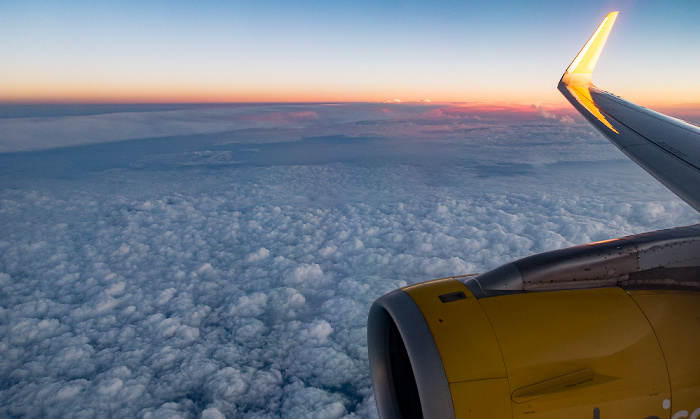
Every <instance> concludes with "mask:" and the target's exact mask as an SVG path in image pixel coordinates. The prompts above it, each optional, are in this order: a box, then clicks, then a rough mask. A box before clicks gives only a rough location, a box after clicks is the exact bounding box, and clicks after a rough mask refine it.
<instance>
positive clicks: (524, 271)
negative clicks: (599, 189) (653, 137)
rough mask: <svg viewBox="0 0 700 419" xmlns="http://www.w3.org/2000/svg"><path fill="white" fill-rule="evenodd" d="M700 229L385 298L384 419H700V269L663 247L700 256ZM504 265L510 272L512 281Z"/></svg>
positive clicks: (378, 381) (377, 325)
mask: <svg viewBox="0 0 700 419" xmlns="http://www.w3.org/2000/svg"><path fill="white" fill-rule="evenodd" d="M697 234H698V228H697V227H685V228H681V229H674V230H666V231H660V232H654V233H647V234H644V235H638V236H632V237H627V238H624V239H617V240H616V241H609V242H605V243H598V244H592V245H585V246H578V247H576V248H570V249H564V250H560V251H554V252H548V253H544V254H540V255H535V256H532V257H530V258H524V259H521V260H519V261H515V262H512V263H511V264H508V265H506V267H505V268H504V267H501V268H497V269H496V270H494V271H491V273H486V274H483V275H480V276H477V277H461V278H445V279H439V280H435V281H430V282H426V283H422V284H418V285H414V286H409V287H405V288H403V289H400V290H396V291H393V292H391V293H389V294H387V295H385V296H384V297H382V298H380V299H378V300H377V301H376V302H375V303H374V305H373V306H372V308H371V310H370V315H369V323H368V345H369V357H370V358H369V360H370V368H371V372H372V380H373V385H374V392H375V398H376V400H377V406H378V409H379V413H380V417H382V418H395V417H435V418H449V417H465V418H623V417H624V418H640V419H651V418H673V419H677V418H693V419H698V418H700V360H699V359H698V354H700V292H698V291H697V283H698V275H697V273H698V269H697V267H694V266H692V265H694V264H695V263H696V262H695V260H694V257H680V258H679V257H676V258H674V257H671V258H668V257H666V256H664V255H663V254H664V252H665V251H666V252H667V253H668V254H669V255H670V254H674V255H684V254H685V255H690V254H693V253H694V254H700V252H697V253H696V252H695V251H696V250H698V249H697V246H698V244H699V243H700V241H698V235H697ZM669 237H671V238H669ZM623 245H624V246H623ZM591 246H592V247H591ZM596 246H598V247H597V248H596ZM691 247H692V248H694V249H691ZM601 249H608V250H610V251H611V252H612V253H609V252H607V251H601ZM650 249H655V250H654V251H652V250H650ZM671 250H672V251H671ZM623 253H624V254H623ZM612 254H614V255H615V257H611V255H612ZM593 255H597V256H593ZM648 257H652V258H653V259H654V261H655V262H654V263H651V262H650V260H651V259H648ZM577 258H583V259H585V260H586V263H579V262H577ZM681 259H683V260H682V261H681ZM606 260H607V261H613V262H611V263H612V265H610V264H608V263H607V262H606ZM614 260H617V261H620V260H622V261H623V263H622V265H624V266H626V268H624V269H618V268H619V267H620V266H622V265H619V266H617V268H616V269H613V268H609V269H602V268H601V269H598V271H599V272H602V273H603V274H602V275H603V276H605V278H601V277H600V275H595V276H593V277H590V278H588V281H586V280H584V279H582V278H581V276H580V275H579V276H577V275H573V277H570V278H569V279H568V280H567V281H563V282H562V281H554V280H553V281H552V282H551V284H552V285H550V288H547V286H546V285H545V284H546V283H547V280H544V279H543V278H546V277H547V275H549V274H551V273H554V275H555V276H557V277H558V278H561V277H562V274H561V273H558V272H559V271H560V269H559V268H558V267H561V266H565V267H568V268H567V269H564V271H566V272H570V271H571V269H570V268H571V267H572V266H579V267H580V268H581V272H591V270H586V268H585V266H586V265H588V266H598V265H603V266H605V265H606V264H608V265H610V266H613V265H614V264H615V263H616V262H614ZM631 260H632V262H631ZM635 261H636V262H635ZM640 263H641V265H642V266H643V267H644V269H640ZM625 269H626V271H625ZM496 271H498V272H502V273H503V272H510V274H509V275H510V279H509V280H508V281H506V282H507V284H506V286H504V285H503V284H504V282H503V281H500V280H499V279H498V278H499V275H495V276H494V274H493V272H496ZM538 272H540V273H539V274H538ZM516 273H517V274H516ZM613 273H614V274H613ZM683 273H684V274H685V275H683ZM584 276H585V275H584ZM611 276H614V277H615V278H612V277H611ZM514 277H520V278H521V283H520V284H519V285H518V284H517V281H516V280H513V278H514ZM523 278H540V279H541V280H537V281H534V282H533V283H532V284H533V285H532V288H531V289H529V288H528V286H527V285H526V282H527V281H526V280H525V279H523ZM630 278H631V279H630ZM613 279H614V280H613ZM601 281H603V282H604V283H605V286H601ZM610 281H613V282H612V283H611V282H610ZM571 282H578V284H577V285H576V286H574V285H572V284H571ZM679 284H681V285H679ZM591 285H594V286H591ZM504 287H505V288H509V289H503V288H504ZM473 290H477V292H473ZM535 290H536V292H535ZM477 297H478V298H477Z"/></svg>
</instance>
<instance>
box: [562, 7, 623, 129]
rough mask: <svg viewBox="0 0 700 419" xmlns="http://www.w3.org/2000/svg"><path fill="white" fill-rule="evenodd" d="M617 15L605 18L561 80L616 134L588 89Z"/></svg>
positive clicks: (579, 100)
mask: <svg viewBox="0 0 700 419" xmlns="http://www.w3.org/2000/svg"><path fill="white" fill-rule="evenodd" d="M617 14H618V12H612V13H609V14H608V15H607V16H605V19H603V22H601V24H600V26H598V29H596V31H595V32H594V33H593V35H592V36H591V38H590V39H589V40H588V42H586V45H584V47H583V49H581V52H579V53H578V55H577V56H576V58H574V61H573V62H572V63H571V65H569V68H567V69H566V72H565V73H564V75H563V76H562V77H561V80H560V83H563V84H564V85H565V86H566V88H567V90H568V91H569V92H570V93H571V94H572V95H573V96H574V97H575V98H576V99H577V101H578V102H579V103H580V104H581V105H583V106H584V107H585V108H586V110H588V112H590V113H591V114H592V115H593V116H594V117H595V118H596V119H598V120H599V121H600V122H602V123H603V124H604V125H605V126H606V127H608V128H609V129H611V130H612V131H613V132H615V133H616V134H618V132H617V130H616V129H615V128H613V126H612V125H611V124H610V122H609V121H608V120H607V119H605V116H604V115H603V114H602V113H601V112H600V110H599V109H598V107H597V106H596V105H595V103H594V102H593V99H592V98H591V93H590V92H589V90H588V87H589V86H592V85H593V83H592V82H591V74H592V73H593V69H594V68H595V65H596V63H597V62H598V57H600V52H601V51H602V50H603V47H604V46H605V41H607V40H608V35H609V34H610V30H611V29H612V27H613V24H614V23H615V19H617Z"/></svg>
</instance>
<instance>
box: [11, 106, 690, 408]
mask: <svg viewBox="0 0 700 419" xmlns="http://www.w3.org/2000/svg"><path fill="white" fill-rule="evenodd" d="M528 109H529V111H527V112H525V111H524V109H522V108H517V109H513V108H508V107H502V108H495V107H493V106H490V107H486V108H482V107H479V106H472V107H465V106H455V105H450V104H447V105H437V104H414V105H406V104H394V103H388V104H385V103H348V104H277V105H240V104H239V105H219V106H210V105H197V106H194V105H183V106H173V105H167V106H166V105H128V106H117V105H100V106H85V105H82V106H58V105H54V106H50V107H15V109H14V111H13V112H14V113H13V117H6V118H0V417H47V418H51V417H57V418H58V417H104V416H111V417H143V418H177V417H179V418H200V417H201V418H206V419H220V418H225V417H228V418H231V417H236V418H263V417H265V418H267V417H284V418H318V419H333V418H349V419H358V418H376V417H377V411H376V408H375V402H374V397H373V395H372V387H371V380H370V372H369V364H368V360H367V343H366V322H367V313H368V311H369V308H370V305H371V304H372V302H373V301H375V300H376V299H377V298H379V297H380V296H382V295H383V294H385V293H387V292H390V291H392V290H394V289H396V288H399V287H403V286H406V285H409V284H415V283H418V282H422V281H425V280H430V279H434V278H439V277H445V276H449V275H460V274H468V273H479V272H484V271H486V270H488V269H492V268H495V267H497V266H498V265H500V264H503V263H506V262H508V261H510V260H513V259H517V258H520V257H524V256H528V255H530V254H532V253H537V252H542V251H546V250H552V249H556V248H562V247H566V246H572V245H577V244H582V243H588V242H591V241H598V240H605V239H610V238H614V237H620V236H624V235H629V234H635V233H641V232H645V231H650V230H654V229H661V228H670V227H675V226H680V225H686V224H691V223H697V222H700V216H698V213H697V212H696V211H694V210H693V209H692V208H691V207H689V206H688V205H687V204H685V203H683V202H682V201H680V200H679V199H678V198H677V197H675V196H674V195H673V194H672V193H670V192H669V191H668V190H666V189H665V188H664V187H663V186H661V185H660V184H659V183H658V182H657V181H656V180H654V179H653V178H652V177H651V176H649V175H648V174H646V173H645V172H644V171H643V170H642V169H640V168H639V167H637V166H636V165H635V164H634V163H632V162H631V161H630V160H628V159H627V158H626V157H625V156H624V155H622V153H621V152H620V151H619V150H617V149H616V148H615V147H614V146H613V145H611V144H610V143H609V142H608V141H607V140H605V139H604V138H603V137H602V136H601V135H600V134H598V133H597V131H595V129H594V128H593V127H591V126H590V125H589V124H588V123H586V122H585V121H583V120H582V118H575V117H573V116H572V115H570V114H568V113H559V112H558V111H552V110H547V109H546V108H544V107H539V108H532V107H529V108H528ZM6 112H9V111H6ZM22 112H24V114H22Z"/></svg>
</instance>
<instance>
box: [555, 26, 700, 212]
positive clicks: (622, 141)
mask: <svg viewBox="0 0 700 419" xmlns="http://www.w3.org/2000/svg"><path fill="white" fill-rule="evenodd" d="M616 18H617V12H613V13H610V14H609V15H608V16H606V18H605V19H604V20H603V22H602V23H601V24H600V26H599V27H598V29H597V30H596V31H595V33H593V35H592V36H591V38H590V39H589V40H588V42H587V43H586V45H585V46H584V47H583V49H582V50H581V52H579V54H578V55H577V56H576V58H575V59H574V61H573V62H572V63H571V65H570V66H569V68H567V70H566V72H565V73H564V75H563V76H562V78H561V80H560V81H559V86H558V88H559V91H561V93H562V94H563V95H564V96H565V97H566V98H567V99H568V100H569V102H571V104H572V105H573V106H574V107H575V108H576V109H577V110H578V111H579V112H580V113H581V115H583V116H584V117H585V118H586V119H587V120H588V121H589V122H590V123H591V124H592V125H593V126H594V127H596V128H597V129H598V131H600V132H601V133H602V134H603V135H604V136H605V137H607V138H608V139H609V140H610V141H611V142H612V143H613V144H615V145H616V146H617V147H618V148H619V149H620V150H621V151H622V152H623V153H625V154H626V155H627V156H628V157H629V158H631V159H632V160H633V161H634V162H636V163H637V164H638V165H639V166H641V167H642V168H643V169H644V170H646V171H647V172H649V173H650V174H651V175H652V176H654V177H655V178H656V179H658V180H659V181H660V182H661V183H663V184H664V185H665V186H666V187H667V188H669V189H670V190H671V191H672V192H673V193H675V194H676V195H678V196H679V197H680V198H681V199H682V200H684V201H685V202H687V203H688V204H689V205H690V206H692V207H693V208H695V210H697V211H700V127H698V126H696V125H693V124H690V123H687V122H685V121H681V120H680V119H676V118H672V117H669V116H667V115H663V114H660V113H658V112H654V111H652V110H650V109H647V108H644V107H642V106H639V105H636V104H634V103H631V102H628V101H626V100H624V99H622V98H620V97H618V96H615V95H614V94H612V93H609V92H606V91H604V90H601V89H599V88H598V87H596V86H595V85H594V84H593V82H592V81H591V74H592V72H593V69H594V67H595V65H596V62H597V61H598V57H599V56H600V52H601V51H602V49H603V46H604V45H605V41H606V40H607V38H608V34H609V33H610V29H612V25H613V23H614V22H615V19H616Z"/></svg>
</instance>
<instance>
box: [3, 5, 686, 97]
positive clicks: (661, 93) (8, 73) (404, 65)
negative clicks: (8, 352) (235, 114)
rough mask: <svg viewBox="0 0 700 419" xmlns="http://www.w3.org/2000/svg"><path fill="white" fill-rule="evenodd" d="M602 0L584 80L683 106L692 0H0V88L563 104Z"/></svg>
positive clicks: (79, 93)
mask: <svg viewBox="0 0 700 419" xmlns="http://www.w3.org/2000/svg"><path fill="white" fill-rule="evenodd" d="M612 9H619V10H620V11H621V18H620V19H619V21H618V24H617V28H616V32H615V33H614V34H613V35H612V37H611V40H610V42H609V46H608V49H607V50H606V52H605V54H604V56H603V58H602V59H601V62H600V64H599V66H598V69H597V70H596V71H597V74H596V80H597V84H598V85H599V86H601V87H603V88H605V89H609V90H611V91H614V92H616V93H618V92H619V94H620V95H623V96H626V97H628V98H629V99H630V100H633V101H638V102H641V103H643V104H645V105H649V106H653V105H661V106H671V107H676V106H679V105H683V106H686V107H690V108H694V107H698V102H700V100H699V99H698V98H700V84H698V83H693V81H692V80H689V79H688V78H687V75H688V74H693V73H694V71H695V69H696V68H698V67H699V66H700V58H698V56H697V54H688V51H692V50H694V48H695V46H696V45H697V43H698V41H699V40H700V29H698V26H697V25H696V19H695V18H696V17H697V15H698V12H700V6H698V5H697V4H695V3H689V2H682V1H678V2H671V3H664V4H663V5H660V4H655V3H653V2H650V1H641V2H634V3H631V2H629V1H627V0H616V1H613V2H612V3H611V2H593V3H587V4H586V5H582V4H561V5H554V6H553V5H551V4H550V3H549V2H534V3H528V4H527V5H525V4H520V3H509V2H505V1H502V2H489V3H483V4H482V3H480V2H476V3H474V4H471V5H468V6H467V5H464V4H461V3H460V2H454V1H440V2H437V3H431V4H430V5H426V4H422V3H419V2H409V3H406V4H404V3H401V4H398V3H397V4H385V5H379V4H375V3H372V2H363V1H361V2H353V4H348V5H342V6H339V5H331V4H327V5H318V4H315V3H312V2H304V1H302V2H298V3H294V4H291V3H290V4H279V3H277V2H269V1H264V2H257V3H256V4H255V5H252V4H251V5H246V4H235V3H234V4H219V3H215V2H203V3H198V4H197V6H194V5H186V4H181V3H175V4H171V3H156V4H150V5H142V4H141V3H138V2H126V3H123V4H120V6H110V5H104V4H100V5H91V6H90V7H86V6H85V5H84V4H82V3H81V2H76V1H69V2H65V3H62V4H61V6H60V7H59V6H58V5H56V4H53V3H50V2H43V1H37V2H3V3H2V4H0V13H1V15H2V16H3V25H1V26H0V41H1V42H0V54H1V56H2V57H3V66H2V69H0V102H4V103H17V102H30V103H32V102H49V103H53V102H58V103H63V102H68V103H73V102H87V103H91V102H93V103H94V102H99V103H176V102H177V103H183V102H207V103H211V102H277V103H281V102H378V101H387V100H393V99H395V98H397V99H400V100H401V101H402V102H418V101H424V100H431V101H433V102H442V103H444V102H502V103H506V102H508V103H534V102H546V103H552V104H557V105H562V106H564V104H565V102H564V100H563V98H561V97H560V95H559V94H558V92H557V91H556V89H555V84H556V81H557V80H558V78H559V77H560V76H561V73H562V72H563V69H564V68H565V66H566V64H567V63H569V62H571V60H572V58H573V57H572V55H574V53H575V51H576V48H578V47H580V45H581V42H582V41H581V40H582V39H585V37H586V36H588V34H590V33H591V29H592V28H595V25H596V24H597V22H599V21H600V18H601V16H602V15H604V14H605V13H607V12H608V11H610V10H612ZM693 12H695V13H693ZM544 22H546V24H543V23H544ZM670 28H672V30H669V29H670ZM514 62H515V63H517V66H513V63H514ZM680 75H685V77H680Z"/></svg>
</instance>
